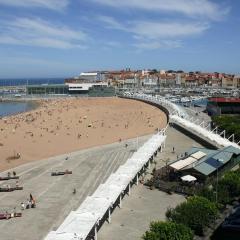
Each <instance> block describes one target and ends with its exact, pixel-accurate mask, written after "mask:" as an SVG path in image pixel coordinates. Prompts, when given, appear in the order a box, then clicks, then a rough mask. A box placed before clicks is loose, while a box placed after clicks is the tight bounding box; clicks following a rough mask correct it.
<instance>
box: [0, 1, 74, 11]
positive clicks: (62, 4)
mask: <svg viewBox="0 0 240 240" xmlns="http://www.w3.org/2000/svg"><path fill="white" fill-rule="evenodd" d="M68 4H69V0H0V5H6V6H10V7H41V8H48V9H51V10H56V11H61V10H63V9H65V8H66V7H67V6H68Z"/></svg>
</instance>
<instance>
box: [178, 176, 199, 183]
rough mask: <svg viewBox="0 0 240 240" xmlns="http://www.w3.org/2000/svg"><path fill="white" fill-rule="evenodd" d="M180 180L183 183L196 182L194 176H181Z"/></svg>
mask: <svg viewBox="0 0 240 240" xmlns="http://www.w3.org/2000/svg"><path fill="white" fill-rule="evenodd" d="M181 179H182V180H183V181H185V182H193V181H196V180H197V179H196V178H195V177H194V176H191V175H186V176H183V177H181Z"/></svg>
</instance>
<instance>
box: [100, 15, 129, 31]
mask: <svg viewBox="0 0 240 240" xmlns="http://www.w3.org/2000/svg"><path fill="white" fill-rule="evenodd" d="M97 19H98V20H99V21H101V22H103V23H105V24H106V27H109V28H114V29H119V30H125V27H124V26H123V25H122V24H121V23H119V22H118V21H117V20H115V19H114V18H112V17H109V16H98V17H97Z"/></svg>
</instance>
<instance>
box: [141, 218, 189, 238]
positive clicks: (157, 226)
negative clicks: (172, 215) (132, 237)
mask: <svg viewBox="0 0 240 240" xmlns="http://www.w3.org/2000/svg"><path fill="white" fill-rule="evenodd" d="M142 239H143V240H192V239H193V233H192V231H191V229H190V228H188V227H186V226H184V225H182V224H177V223H173V222H159V221H157V222H151V224H150V230H149V231H147V232H146V233H145V234H144V235H143V237H142Z"/></svg>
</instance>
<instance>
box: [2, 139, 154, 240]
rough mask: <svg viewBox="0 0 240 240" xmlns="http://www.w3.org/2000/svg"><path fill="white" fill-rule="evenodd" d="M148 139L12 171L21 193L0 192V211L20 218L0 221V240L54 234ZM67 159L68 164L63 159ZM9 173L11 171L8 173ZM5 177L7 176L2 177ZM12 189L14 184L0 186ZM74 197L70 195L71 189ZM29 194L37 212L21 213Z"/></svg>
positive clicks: (32, 239)
mask: <svg viewBox="0 0 240 240" xmlns="http://www.w3.org/2000/svg"><path fill="white" fill-rule="evenodd" d="M149 137H150V136H145V137H140V138H139V139H138V141H137V139H132V140H128V141H126V142H127V143H128V147H127V148H126V147H125V143H126V142H121V143H114V144H110V145H106V146H101V147H95V148H91V149H87V150H82V151H79V152H75V153H72V154H69V155H63V156H58V157H54V158H51V159H48V160H42V161H38V162H34V163H30V164H27V165H24V166H20V167H17V168H15V169H14V170H15V171H16V172H17V174H18V175H20V180H19V183H20V185H22V186H23V187H24V189H23V190H22V191H14V192H6V193H4V192H1V193H0V211H1V212H6V211H8V212H12V211H14V208H15V207H16V211H17V212H19V211H20V212H22V213H23V216H22V217H20V218H13V219H10V220H1V221H0V232H1V237H0V239H4V240H41V239H43V238H44V237H45V236H46V235H47V233H48V232H49V231H50V230H56V229H57V227H58V226H59V225H60V224H61V223H62V222H63V220H64V219H65V217H66V216H67V215H68V214H69V213H70V211H71V210H75V209H76V208H78V207H79V205H80V204H81V202H83V200H84V199H85V198H86V197H87V196H88V195H91V194H92V193H93V192H94V191H95V189H96V188H97V187H98V186H99V185H100V184H101V183H104V182H105V180H106V179H107V178H108V176H109V175H110V174H111V173H112V172H114V171H116V170H117V168H118V167H119V166H120V165H121V164H123V163H124V162H125V161H126V160H127V159H128V158H129V157H130V156H131V155H132V154H133V151H134V150H136V147H137V145H138V146H140V145H142V143H143V142H145V141H146V140H147V139H148V138H149ZM66 157H68V160H65V158H66ZM66 169H68V170H72V171H73V174H72V175H65V176H55V177H54V176H51V172H52V171H55V170H57V171H65V170H66ZM11 171H12V170H11ZM1 176H6V173H1ZM0 184H1V186H4V185H6V184H9V185H15V181H13V180H11V181H5V182H0ZM74 188H75V189H76V190H77V192H76V194H73V193H72V192H73V189H74ZM30 193H31V194H32V195H33V196H34V197H35V198H36V201H37V208H35V209H25V210H23V211H21V210H20V204H21V202H22V201H26V200H27V198H29V194H30Z"/></svg>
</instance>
